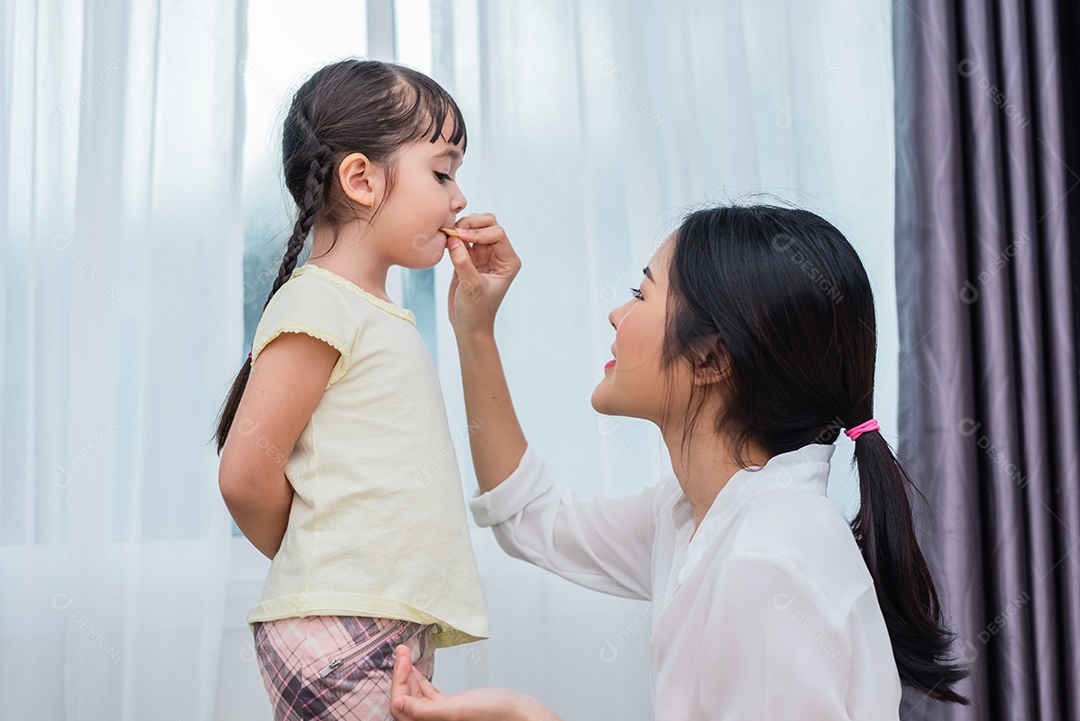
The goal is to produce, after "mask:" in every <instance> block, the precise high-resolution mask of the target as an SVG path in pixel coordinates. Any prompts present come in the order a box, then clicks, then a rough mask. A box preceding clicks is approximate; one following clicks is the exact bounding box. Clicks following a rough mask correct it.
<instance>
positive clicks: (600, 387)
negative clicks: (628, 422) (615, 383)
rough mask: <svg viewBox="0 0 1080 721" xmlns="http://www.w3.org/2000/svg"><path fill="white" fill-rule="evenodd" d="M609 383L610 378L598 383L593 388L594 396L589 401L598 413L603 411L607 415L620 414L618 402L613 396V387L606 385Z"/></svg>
mask: <svg viewBox="0 0 1080 721" xmlns="http://www.w3.org/2000/svg"><path fill="white" fill-rule="evenodd" d="M607 385H608V380H607V379H606V378H605V379H604V380H602V381H600V383H599V384H597V386H596V388H595V389H593V392H592V398H590V399H589V402H590V403H591V404H592V407H593V410H594V411H596V412H597V413H601V414H603V415H605V416H620V415H623V414H622V413H619V409H618V404H617V403H615V399H614V398H612V397H611V389H610V388H607V387H605V386H607Z"/></svg>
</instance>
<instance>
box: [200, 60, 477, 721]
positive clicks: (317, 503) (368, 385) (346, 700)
mask: <svg viewBox="0 0 1080 721" xmlns="http://www.w3.org/2000/svg"><path fill="white" fill-rule="evenodd" d="M465 145H466V135H465V123H464V120H463V119H462V116H461V112H460V110H459V109H458V107H457V105H456V104H455V103H454V101H453V99H452V98H451V97H450V96H449V95H448V94H447V93H446V91H445V90H443V88H441V87H440V86H439V85H438V84H437V83H435V82H434V81H433V80H431V79H430V78H428V77H426V76H424V75H422V74H420V73H418V72H416V71H413V70H410V69H408V68H404V67H400V66H396V65H390V64H385V63H380V62H373V61H360V60H346V61H343V62H339V63H336V64H333V65H329V66H327V67H324V68H322V69H321V70H319V71H318V72H316V73H315V74H314V75H313V76H312V77H311V78H310V79H309V80H308V81H307V82H306V83H304V84H303V85H302V86H301V87H300V89H299V90H298V91H297V92H296V95H295V96H294V98H293V100H292V105H291V107H290V108H289V112H288V115H287V117H286V119H285V127H284V135H283V140H282V156H283V161H284V171H285V184H286V186H287V187H288V189H289V192H290V193H291V194H292V196H293V198H294V199H295V200H296V204H297V208H298V214H297V220H296V225H295V227H294V229H293V233H292V237H291V238H290V239H289V242H288V246H287V248H286V250H285V257H284V260H283V261H282V263H281V269H280V270H279V271H278V276H277V280H276V281H275V283H274V286H273V289H272V290H271V292H270V297H269V298H268V300H267V303H266V306H265V308H264V310H263V315H262V319H261V320H260V322H259V326H258V328H257V330H256V332H255V338H254V343H253V347H252V349H251V354H250V356H249V359H248V362H247V363H246V364H245V365H244V367H243V368H242V369H241V371H240V373H239V375H238V376H237V378H236V381H235V383H234V384H233V388H232V392H231V394H230V396H229V398H228V400H227V401H226V403H225V406H224V408H223V411H222V416H221V420H220V424H219V426H218V431H217V442H218V450H219V452H221V467H220V472H219V481H220V485H221V491H222V495H223V496H224V499H225V502H226V504H227V506H228V508H229V511H230V512H231V513H232V516H233V518H234V519H235V520H236V523H237V525H238V526H239V527H240V530H241V531H243V533H244V535H245V536H247V538H248V539H249V540H250V541H251V542H252V543H253V544H254V545H255V546H256V547H257V548H258V549H259V550H260V551H262V552H263V553H264V554H265V555H266V556H268V557H270V558H271V559H273V562H272V563H271V565H270V571H269V575H268V576H267V578H266V583H265V585H264V587H263V591H262V596H261V598H260V599H259V602H258V604H257V605H256V606H255V607H254V608H252V609H251V611H250V613H249V614H248V622H249V624H250V625H251V627H252V630H253V632H254V636H255V649H256V652H257V656H258V659H259V667H260V669H261V672H262V675H263V680H264V682H265V684H266V688H267V691H268V692H269V694H270V699H271V703H272V705H273V707H274V716H275V718H276V719H279V720H282V719H380V720H381V719H388V718H389V716H390V712H389V681H390V673H391V670H390V665H391V663H392V651H393V648H394V647H395V646H396V645H398V644H404V645H406V646H408V647H409V648H410V649H411V651H412V653H413V655H414V657H415V658H416V663H417V666H418V668H419V669H420V671H421V672H422V673H424V674H425V675H426V676H427V677H428V678H430V676H431V673H432V668H433V666H432V664H433V649H434V648H435V647H441V646H449V645H452V644H459V643H466V642H470V641H476V640H478V639H481V638H485V637H486V636H487V632H488V626H487V615H486V610H485V608H484V602H483V598H482V595H481V591H480V584H479V578H478V574H477V571H476V565H475V560H474V557H473V552H472V546H471V543H470V540H469V532H468V525H467V519H466V517H465V503H464V498H463V496H462V491H461V484H460V479H459V476H458V471H457V460H456V457H455V454H454V444H453V441H452V439H451V437H450V432H449V429H448V426H447V420H446V411H445V408H444V405H443V400H442V395H441V391H440V388H439V382H438V378H437V376H436V373H435V367H434V364H433V362H432V359H431V357H430V355H429V354H428V351H427V349H426V347H425V345H424V342H423V340H422V339H421V337H420V335H419V333H418V332H417V330H416V320H415V318H414V317H413V314H412V313H411V312H409V311H408V310H406V309H404V308H401V307H398V306H397V305H395V304H394V303H393V302H392V301H391V300H390V299H389V298H387V296H386V291H385V286H386V274H387V270H388V268H390V267H391V266H395V265H396V266H403V267H407V268H424V267H429V266H432V265H434V264H435V263H437V262H438V261H439V259H440V258H441V257H442V255H443V252H444V250H445V247H446V239H447V235H446V234H445V233H444V232H443V230H440V229H450V228H453V227H454V225H455V216H456V215H457V214H458V213H460V212H461V211H462V209H464V207H465V197H464V196H463V195H462V194H461V191H460V190H459V189H458V186H457V183H456V181H455V180H454V174H455V172H456V170H457V167H458V165H459V164H460V162H461V158H462V154H463V153H464V152H465ZM470 222H475V221H473V220H471V219H463V221H461V223H460V224H459V226H461V227H460V228H459V229H460V230H461V232H462V234H463V236H464V237H469V231H468V229H467V228H468V227H470V226H469V223H470ZM482 225H483V223H482V222H480V223H479V224H478V225H477V226H475V227H479V226H482ZM309 231H313V232H312V235H313V240H312V243H313V247H312V252H311V255H310V259H309V261H308V262H307V263H306V264H305V265H302V266H300V267H299V268H296V267H295V266H296V262H297V258H298V256H299V255H300V252H301V250H302V249H303V247H304V243H305V240H306V238H307V236H308V233H309ZM294 268H295V270H294Z"/></svg>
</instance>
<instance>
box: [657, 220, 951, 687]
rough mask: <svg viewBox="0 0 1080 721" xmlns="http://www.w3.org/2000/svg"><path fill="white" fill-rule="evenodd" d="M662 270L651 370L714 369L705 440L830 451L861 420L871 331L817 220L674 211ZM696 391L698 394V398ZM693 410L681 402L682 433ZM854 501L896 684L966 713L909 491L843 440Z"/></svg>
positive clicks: (851, 253) (898, 473)
mask: <svg viewBox="0 0 1080 721" xmlns="http://www.w3.org/2000/svg"><path fill="white" fill-rule="evenodd" d="M673 242H674V249H673V252H672V261H671V267H670V271H669V284H670V285H669V290H668V301H669V312H668V319H667V330H666V332H665V339H664V362H665V363H666V364H667V365H669V366H670V365H671V364H673V363H675V362H678V361H687V360H688V361H689V362H690V364H691V366H693V367H695V368H697V367H701V366H702V365H704V364H706V363H709V364H717V363H719V364H720V365H722V366H723V368H724V371H725V372H726V373H727V375H726V377H725V381H724V382H723V383H720V384H717V385H716V386H706V387H705V388H711V387H716V388H718V390H719V392H721V393H722V394H723V401H724V402H723V407H724V410H723V411H722V412H721V414H720V416H719V417H717V418H715V419H714V425H715V430H716V431H717V432H718V433H720V434H724V435H727V436H728V437H729V438H731V439H733V444H734V448H733V451H734V454H735V456H736V458H737V459H740V460H739V463H740V464H741V465H743V466H745V465H746V464H745V462H744V461H743V460H742V459H743V457H744V455H745V454H744V452H745V450H746V449H747V447H748V445H749V444H750V443H751V442H754V443H755V444H759V445H760V446H761V447H762V448H763V449H764V450H765V452H767V453H768V455H769V456H770V457H771V456H774V455H778V454H780V453H787V452H789V451H794V450H796V449H798V448H801V447H803V446H805V445H808V444H813V443H818V444H830V443H833V442H834V441H835V440H836V439H837V437H838V435H839V433H840V429H841V428H853V427H854V426H856V425H858V424H860V423H862V422H864V421H867V420H869V419H870V418H871V417H873V408H874V365H875V354H876V350H877V331H876V321H875V317H874V299H873V295H872V293H871V289H870V281H869V279H868V278H867V276H866V271H865V269H864V268H863V265H862V262H861V261H860V260H859V256H858V254H857V253H856V252H855V249H854V248H852V246H851V244H850V243H848V241H847V239H846V238H844V236H843V235H842V234H841V233H840V231H839V230H837V229H836V228H835V227H834V226H833V225H832V224H831V223H829V222H828V221H826V220H824V219H823V218H821V217H819V216H817V215H815V214H813V213H811V212H809V211H806V210H800V209H795V208H783V207H775V206H770V205H755V206H749V207H739V206H735V207H730V206H727V207H719V208H711V209H705V210H699V211H696V212H693V213H691V214H690V215H688V216H687V217H686V218H685V220H684V221H683V223H682V225H681V226H680V227H679V229H678V230H677V231H676V233H675V235H674V237H673ZM706 392H708V391H706ZM705 401H706V397H705V394H704V393H702V392H692V394H691V400H690V407H688V408H687V413H688V417H689V419H690V420H689V422H688V423H687V434H689V432H690V430H692V429H693V427H694V424H695V423H696V422H697V419H698V417H699V416H700V415H701V411H702V408H703V406H704V403H705ZM855 458H856V460H857V462H858V473H859V491H860V497H861V503H860V508H859V512H858V515H857V516H856V517H855V519H854V520H853V521H852V523H851V529H852V532H853V533H854V535H855V539H856V541H857V542H858V544H859V547H860V549H861V551H862V556H863V559H864V560H865V562H866V566H867V568H868V569H869V571H870V574H871V576H872V577H873V579H874V588H875V589H876V592H877V598H878V603H879V605H880V606H881V611H882V614H883V615H884V618H885V624H886V626H887V628H888V631H889V637H890V639H891V642H892V649H893V656H894V657H895V659H896V664H897V668H898V670H899V673H900V678H901V680H902V681H903V683H904V684H906V685H908V686H910V687H912V688H914V689H917V690H919V691H921V692H922V693H925V694H926V695H928V696H930V697H932V698H936V699H940V700H944V701H952V702H957V703H967V700H966V699H965V698H964V697H963V696H961V695H959V694H958V693H957V692H956V691H955V690H954V686H955V685H956V683H957V682H959V681H960V680H961V679H962V678H964V677H965V676H966V675H967V671H966V669H965V668H963V667H962V666H961V665H959V664H957V663H955V662H953V661H952V660H951V654H950V645H951V642H952V634H951V633H950V632H949V631H948V629H947V628H946V626H945V624H944V621H943V618H942V613H941V606H940V604H939V601H938V594H937V590H936V588H935V586H934V581H933V578H932V577H931V575H930V570H929V568H928V567H927V564H926V560H925V558H924V557H923V554H922V551H921V550H920V548H919V544H918V542H917V540H916V536H915V528H914V524H913V520H912V512H911V503H910V500H909V498H908V492H909V490H910V489H911V488H913V486H912V484H911V482H910V479H909V478H908V475H907V473H906V472H905V471H904V469H903V467H902V466H901V465H900V463H899V461H898V460H897V458H896V456H895V455H894V453H893V451H892V449H891V448H890V447H889V444H888V443H887V442H886V440H885V438H884V437H882V435H881V433H880V432H878V431H871V432H867V433H863V434H862V435H860V436H859V437H858V439H857V440H856V441H855Z"/></svg>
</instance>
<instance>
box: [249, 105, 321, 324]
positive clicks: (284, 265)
mask: <svg viewBox="0 0 1080 721" xmlns="http://www.w3.org/2000/svg"><path fill="white" fill-rule="evenodd" d="M297 117H298V118H299V119H301V122H300V125H301V127H302V128H304V130H305V132H307V133H308V137H309V138H310V145H312V146H314V148H315V152H314V153H313V157H312V158H311V163H310V164H309V165H308V173H307V180H306V181H305V184H304V197H303V201H302V202H301V203H300V207H299V211H298V213H297V216H296V224H295V225H294V226H293V232H292V236H290V237H289V242H288V244H287V245H286V246H285V256H284V257H283V258H282V259H281V267H280V268H278V274H277V278H276V279H274V285H273V287H272V288H271V289H270V295H269V296H268V297H267V298H266V305H269V304H270V299H271V298H273V297H274V294H275V293H277V292H278V290H279V289H280V288H281V286H283V285H285V281H287V280H288V279H289V277H290V276H291V275H292V272H293V270H294V269H295V268H296V259H297V258H299V257H300V251H301V250H303V249H304V241H305V240H307V236H308V233H309V232H311V228H312V226H314V225H315V219H316V218H318V217H319V211H320V210H321V208H322V204H323V200H324V199H325V198H324V196H325V195H326V186H327V182H326V180H327V177H328V176H329V174H330V171H331V169H332V168H333V165H334V154H333V153H332V152H331V150H330V148H328V147H327V146H326V145H325V144H323V143H322V142H321V141H319V139H318V138H317V137H316V136H315V132H314V130H313V129H312V127H311V123H310V122H309V121H308V119H307V117H306V115H305V114H304V113H299V114H298V116H297ZM266 305H264V306H263V308H264V309H265V307H266Z"/></svg>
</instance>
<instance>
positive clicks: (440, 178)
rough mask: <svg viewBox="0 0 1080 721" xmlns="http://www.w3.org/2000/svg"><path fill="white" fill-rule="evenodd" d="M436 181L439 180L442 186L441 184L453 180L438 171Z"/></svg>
mask: <svg viewBox="0 0 1080 721" xmlns="http://www.w3.org/2000/svg"><path fill="white" fill-rule="evenodd" d="M435 179H436V180H438V181H439V183H440V184H441V183H445V182H446V181H448V180H450V179H451V178H450V176H449V175H447V174H446V173H440V172H439V171H437V170H436V171H435Z"/></svg>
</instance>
